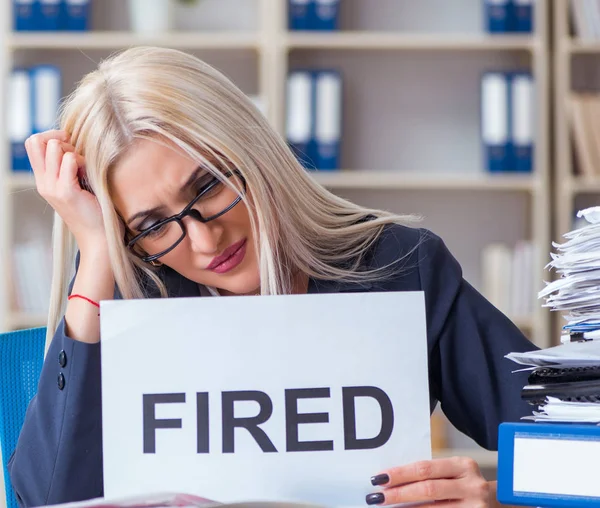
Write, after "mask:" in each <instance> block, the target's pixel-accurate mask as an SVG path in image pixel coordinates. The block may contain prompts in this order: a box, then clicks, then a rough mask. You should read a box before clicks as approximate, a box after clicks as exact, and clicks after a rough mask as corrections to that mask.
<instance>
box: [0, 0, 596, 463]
mask: <svg viewBox="0 0 600 508" xmlns="http://www.w3.org/2000/svg"><path fill="white" fill-rule="evenodd" d="M536 6H537V7H536V14H535V16H536V18H535V26H536V32H535V33H534V34H533V35H531V36H518V35H494V36H492V35H488V34H485V33H483V32H482V19H483V12H482V2H481V0H451V1H448V0H419V2H403V3H402V5H401V6H400V5H399V3H398V2H397V0H378V9H372V6H370V1H369V0H344V1H343V2H342V17H341V26H342V30H341V31H339V32H336V33H330V34H325V33H320V34H319V33H290V32H288V31H287V26H286V25H287V23H286V20H287V12H286V10H287V8H286V2H284V1H283V0H202V2H200V4H199V5H198V7H195V8H193V13H192V11H185V10H184V9H181V11H180V12H179V13H178V17H177V23H178V25H179V28H180V30H178V31H174V32H172V33H168V34H165V35H160V36H156V37H149V36H144V37H141V36H139V35H136V34H133V33H131V32H129V31H128V26H127V16H126V8H125V2H122V1H121V0H102V1H99V2H98V1H97V2H95V4H94V9H93V16H92V20H93V22H92V26H93V27H94V31H92V32H89V33H83V34H65V33H23V34H16V33H11V31H10V26H9V25H10V23H9V20H11V19H12V16H11V12H10V9H11V2H2V3H1V5H0V9H1V11H0V20H2V21H1V23H2V26H1V27H0V30H2V31H3V33H4V37H3V38H2V46H1V48H0V51H1V53H0V66H1V70H2V71H3V72H4V75H7V73H8V71H9V69H10V68H11V67H12V66H13V65H30V64H35V63H44V62H49V63H54V64H57V65H59V66H60V67H61V68H62V69H63V73H64V76H63V77H64V88H63V92H64V93H65V94H66V93H68V92H69V91H70V90H72V88H73V86H74V84H75V82H76V81H77V80H78V79H80V78H81V76H82V75H83V74H84V73H86V72H89V71H91V70H92V69H94V68H95V66H96V64H95V62H97V61H98V60H99V59H101V58H103V57H105V56H107V55H109V54H110V53H111V52H113V51H114V50H117V49H120V48H124V47H129V46H133V45H138V44H153V45H161V46H170V47H176V48H180V49H184V50H188V51H190V52H192V53H193V54H196V55H197V56H199V57H201V58H203V59H205V60H206V61H208V62H209V63H211V64H213V65H215V66H216V67H217V68H219V69H221V70H222V71H224V72H225V73H226V74H227V75H229V76H230V77H231V78H232V79H233V81H234V82H236V83H237V84H238V85H239V86H240V88H241V89H242V90H243V91H244V92H246V93H248V94H252V95H258V96H260V97H261V98H262V99H263V100H264V101H265V104H266V108H267V109H266V114H267V116H268V118H269V120H270V122H271V123H272V125H273V126H274V127H275V128H276V129H277V130H278V131H279V132H280V133H282V134H284V133H285V109H286V108H285V85H286V77H287V73H288V71H289V70H290V69H293V68H297V67H302V66H311V67H335V68H338V69H340V70H341V71H342V73H343V76H344V88H345V92H344V93H345V96H344V114H345V122H344V139H343V146H342V164H343V168H344V169H343V170H340V171H339V172H328V173H325V172H322V173H318V172H317V173H314V177H315V178H316V179H317V181H319V182H320V183H321V184H323V185H324V186H326V187H327V188H329V189H331V190H332V191H333V192H336V193H339V194H340V195H343V196H345V197H348V198H350V199H353V200H354V201H356V202H359V203H361V204H365V205H367V206H374V207H381V208H384V209H388V210H391V211H394V212H399V213H416V214H419V215H423V216H424V217H425V219H424V221H423V223H422V225H423V226H424V227H428V228H430V229H432V230H433V231H435V232H436V233H438V234H440V235H441V236H442V238H444V240H445V241H446V243H447V244H448V246H449V248H450V249H451V250H452V252H453V253H454V254H455V255H456V257H457V258H458V260H459V261H460V262H461V265H462V266H463V270H464V274H465V277H466V278H467V279H468V280H469V281H470V282H472V283H473V285H474V286H475V287H480V286H481V279H482V277H481V273H480V271H481V260H480V252H481V250H482V249H483V247H485V245H487V244H488V243H490V242H494V241H504V242H507V243H514V242H517V241H519V240H522V239H529V240H532V241H533V242H534V243H535V244H536V245H537V246H538V248H539V251H540V253H539V255H538V256H537V257H536V262H535V268H534V270H533V276H534V278H535V287H536V288H537V287H539V286H540V285H541V280H542V277H543V274H544V270H543V267H544V265H545V264H546V258H547V252H548V246H549V244H550V219H549V191H550V182H549V163H548V157H549V143H548V132H547V131H546V126H547V125H548V124H549V104H548V89H549V83H548V69H549V58H550V56H549V41H548V36H549V31H548V29H547V27H548V3H547V2H537V4H536ZM231 12H234V13H236V14H235V16H231V15H230V13H231ZM432 12H435V13H436V15H435V16H431V13H432ZM585 50H586V51H589V50H590V48H589V47H586V48H585ZM573 51H575V49H573ZM578 51H583V49H582V48H579V49H578ZM514 67H520V68H523V67H525V68H528V69H531V70H532V72H533V74H534V78H535V82H536V90H537V94H536V101H537V102H536V110H537V125H538V126H540V127H539V128H538V129H537V134H536V158H535V160H536V162H535V170H534V172H533V173H532V174H531V175H517V174H513V175H510V174H508V175H489V174H486V173H485V172H483V171H482V170H481V143H480V136H479V78H480V74H481V73H482V72H483V71H485V70H488V69H490V68H491V69H500V70H502V69H512V68H514ZM1 86H4V83H3V84H2V85H1ZM4 97H5V94H0V98H1V99H2V100H3V99H4ZM2 128H4V126H2ZM1 139H2V142H1V143H0V160H2V161H3V164H2V168H0V169H2V171H0V207H1V209H0V217H1V219H0V220H1V221H2V222H1V230H0V234H1V238H0V240H1V249H0V260H2V262H1V266H2V272H1V273H0V280H1V281H2V282H1V283H0V289H4V291H3V294H2V295H0V320H1V321H0V330H6V329H15V328H23V327H31V326H40V325H43V324H44V322H45V316H43V315H39V314H38V313H33V314H30V313H23V312H19V311H17V310H15V309H14V307H13V306H12V305H11V304H10V298H9V293H8V291H6V288H8V287H10V284H11V283H12V282H11V281H12V278H13V270H12V264H11V262H10V259H11V247H12V245H13V244H14V243H15V242H16V241H17V240H19V239H21V238H26V233H27V231H28V228H29V225H30V224H31V223H34V224H36V225H37V226H38V227H39V228H40V229H41V230H43V231H44V232H46V234H48V235H49V232H50V227H51V220H52V213H50V212H51V211H50V210H49V209H48V207H47V206H45V205H44V203H43V202H42V200H41V198H40V197H39V196H38V195H37V193H36V191H35V184H34V181H33V179H32V177H31V176H30V175H22V174H11V172H10V168H8V167H7V161H8V160H9V146H8V143H7V142H6V134H5V132H2V135H1ZM598 187H599V188H600V184H598ZM26 219H27V221H26ZM532 298H533V295H532ZM534 308H535V309H536V310H535V312H534V313H533V314H532V315H530V316H523V317H514V321H515V323H516V324H517V326H519V327H520V328H521V329H522V330H523V331H524V332H525V333H526V334H527V335H528V336H530V337H531V338H532V339H533V340H534V341H535V342H536V343H537V344H539V345H540V346H545V345H547V344H548V342H549V338H550V334H549V321H550V319H549V315H548V313H547V312H546V311H545V310H544V309H542V308H541V306H540V305H538V304H537V302H536V304H535V305H534ZM451 446H452V448H451V449H450V450H448V451H443V452H439V454H437V455H438V456H445V455H448V454H449V455H455V454H459V455H470V456H472V457H473V458H475V459H476V460H478V462H480V464H482V466H485V467H487V468H493V467H495V460H496V455H495V454H493V453H487V452H484V451H481V450H480V449H478V448H476V447H473V446H472V443H464V442H457V444H451Z"/></svg>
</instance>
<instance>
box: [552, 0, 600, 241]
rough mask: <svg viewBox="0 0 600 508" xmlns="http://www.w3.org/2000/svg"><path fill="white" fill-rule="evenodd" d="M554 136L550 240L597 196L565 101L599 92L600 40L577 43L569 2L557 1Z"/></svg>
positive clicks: (599, 185) (598, 186)
mask: <svg viewBox="0 0 600 508" xmlns="http://www.w3.org/2000/svg"><path fill="white" fill-rule="evenodd" d="M553 29H554V40H555V53H554V89H555V93H554V110H555V122H554V135H555V140H556V143H555V153H554V157H555V159H556V177H555V186H554V187H555V188H554V193H555V197H554V199H555V203H556V206H555V207H554V219H555V223H556V231H555V234H554V238H555V239H556V240H557V241H558V240H560V237H561V236H562V235H563V234H565V233H566V232H568V231H570V230H571V229H572V228H573V221H574V219H575V215H574V214H575V212H576V211H577V210H578V209H580V208H583V207H586V206H594V205H595V204H597V200H598V198H599V197H600V172H599V173H598V176H597V177H595V176H592V175H583V174H582V173H581V164H580V163H579V161H578V160H577V157H576V154H575V147H574V143H573V139H572V135H571V129H570V111H569V105H568V104H567V98H568V97H569V96H570V94H571V93H572V92H574V91H575V92H580V91H594V92H596V93H598V92H600V80H598V79H597V77H598V76H599V74H598V71H600V41H594V40H581V39H579V38H578V37H577V35H576V34H575V32H574V30H573V28H572V25H571V2H569V1H567V0H557V2H556V5H555V13H554V27H553Z"/></svg>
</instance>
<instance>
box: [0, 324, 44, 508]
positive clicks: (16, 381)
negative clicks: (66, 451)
mask: <svg viewBox="0 0 600 508" xmlns="http://www.w3.org/2000/svg"><path fill="white" fill-rule="evenodd" d="M45 344H46V328H33V329H30V330H19V331H16V332H10V333H3V334H0V446H1V447H2V467H3V469H4V484H5V489H6V505H7V508H18V503H17V499H16V498H15V494H14V492H13V490H12V486H11V484H10V479H9V477H8V468H7V465H8V460H9V459H10V457H11V455H12V453H13V451H14V449H15V447H16V446H17V439H18V438H19V433H20V432H21V427H22V426H23V420H24V419H25V412H26V410H27V406H28V405H29V401H30V400H31V399H32V398H33V396H34V395H35V394H36V392H37V386H38V380H39V377H40V373H41V371H42V364H43V362H44V348H45Z"/></svg>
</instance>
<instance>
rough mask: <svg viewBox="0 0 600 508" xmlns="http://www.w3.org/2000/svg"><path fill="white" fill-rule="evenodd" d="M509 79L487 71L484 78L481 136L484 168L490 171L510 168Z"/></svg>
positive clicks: (500, 73)
mask: <svg viewBox="0 0 600 508" xmlns="http://www.w3.org/2000/svg"><path fill="white" fill-rule="evenodd" d="M508 106H509V105H508V78H507V75H506V74H505V73H502V72H486V73H484V74H483V76H482V79H481V135H482V142H483V151H484V165H485V167H486V168H487V170H488V171H489V172H492V173H496V172H502V171H506V170H507V169H508V150H509V146H508V143H509V133H508V129H509V118H508Z"/></svg>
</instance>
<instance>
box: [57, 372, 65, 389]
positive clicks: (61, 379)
mask: <svg viewBox="0 0 600 508" xmlns="http://www.w3.org/2000/svg"><path fill="white" fill-rule="evenodd" d="M64 387H65V376H64V375H63V373H62V372H61V373H60V374H59V375H58V389H59V390H62V389H63V388H64Z"/></svg>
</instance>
